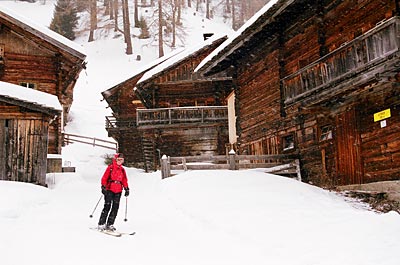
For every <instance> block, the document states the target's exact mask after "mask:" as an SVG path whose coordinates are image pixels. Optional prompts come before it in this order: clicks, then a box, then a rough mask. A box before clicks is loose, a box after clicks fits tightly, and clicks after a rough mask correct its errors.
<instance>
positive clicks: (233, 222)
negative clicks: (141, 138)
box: [0, 1, 400, 265]
mask: <svg viewBox="0 0 400 265" xmlns="http://www.w3.org/2000/svg"><path fill="white" fill-rule="evenodd" d="M0 4H6V5H7V6H8V7H9V8H12V9H15V10H17V11H20V14H21V15H26V16H27V17H29V18H31V19H33V20H35V21H37V22H38V23H42V24H43V25H48V24H49V22H50V19H49V18H48V17H49V15H48V14H49V9H51V6H52V5H53V2H51V1H48V2H47V4H46V5H45V6H40V3H36V4H28V3H16V2H15V1H0ZM33 7H34V8H35V9H34V10H35V12H32V10H33ZM45 7H47V9H46V8H45ZM27 8H28V10H29V12H28V11H26V10H27ZM36 8H37V9H36ZM36 10H37V12H36ZM23 12H26V13H23ZM41 12H42V13H41ZM44 12H47V13H44ZM45 14H46V15H45ZM191 15H192V14H191V13H190V12H188V13H187V14H186V19H187V20H190V21H192V22H193V29H192V32H201V31H202V28H203V24H202V23H204V22H203V21H202V19H201V18H200V17H199V16H193V17H191ZM217 26H218V29H219V30H221V28H223V25H222V24H219V25H217ZM196 27H197V30H196ZM209 28H210V25H208V29H207V30H210V29H209ZM226 31H228V29H227V30H226ZM191 36H192V37H190V38H188V40H189V39H190V41H189V43H192V44H195V43H196V42H197V43H198V41H201V36H200V37H199V36H195V37H193V36H194V35H191ZM196 38H199V39H197V40H196ZM85 40H87V38H86V37H85V36H82V37H80V38H78V39H77V40H76V42H77V43H79V44H81V45H83V46H84V48H85V49H86V53H87V54H88V59H87V61H88V65H87V70H86V71H84V72H82V74H81V76H80V79H79V81H78V83H77V86H76V88H75V95H74V103H73V106H72V109H71V116H72V120H71V121H70V123H69V124H68V126H67V127H66V128H65V130H66V131H67V132H70V133H79V134H83V135H88V136H93V137H99V138H106V136H107V133H106V131H105V129H104V116H105V115H108V114H109V112H110V110H109V109H106V105H105V103H104V102H101V101H100V100H101V95H100V92H102V91H104V90H106V89H108V88H109V87H110V86H111V85H113V84H116V83H117V82H119V81H122V80H124V79H125V78H127V77H129V74H130V73H131V72H132V71H134V70H135V69H137V67H140V66H142V65H144V64H145V63H148V62H150V61H151V60H153V59H156V58H157V55H156V52H155V51H156V49H155V48H154V47H153V48H151V47H150V48H149V47H145V46H141V43H140V42H139V41H137V42H134V45H135V48H134V50H135V51H136V52H135V53H134V54H133V55H132V56H126V55H125V54H124V44H123V41H122V40H121V39H120V38H116V39H114V38H109V39H106V40H102V41H95V42H92V43H86V42H85ZM137 54H140V55H141V56H142V61H136V56H137ZM105 153H109V152H108V151H107V150H106V149H101V148H96V147H91V146H85V145H79V144H73V145H70V146H68V147H65V148H63V151H62V155H63V160H64V162H67V161H69V162H70V163H71V164H72V166H75V167H76V169H77V172H76V173H63V174H48V183H49V188H48V189H47V188H43V187H39V186H35V185H32V184H26V183H15V182H5V181H0V253H1V255H0V264H2V265H32V264H38V265H39V264H40V265H47V264H49V265H50V264H51V265H54V264H57V265H62V264H65V265H72V264H88V265H91V264H93V265H103V264H104V265H110V264H138V265H159V264H164V265H181V264H182V265H187V264H190V265H225V264H226V265H235V264H238V265H239V264H240V265H247V264H248V265H256V264H259V265H264V264H272V265H279V264H282V265H338V264H341V265H376V264H379V265H397V264H399V260H400V251H399V250H400V241H399V238H400V215H399V214H397V213H395V212H389V213H387V214H378V213H375V212H372V211H369V210H367V209H366V207H364V206H363V205H360V204H357V203H353V202H352V203H350V202H348V201H346V200H345V198H343V197H342V196H340V195H338V194H335V193H332V192H329V191H326V190H322V189H320V188H317V187H314V186H311V185H308V184H305V183H300V182H298V181H296V180H293V179H288V178H284V177H279V176H275V175H271V174H266V173H264V172H263V170H261V169H258V170H241V171H235V172H234V171H226V170H221V171H188V172H176V173H178V174H177V175H176V176H174V177H172V178H169V179H164V180H161V174H160V172H154V173H144V172H143V171H142V170H139V169H135V168H127V172H128V177H129V183H130V187H131V191H132V192H131V195H130V196H129V197H128V199H127V200H126V199H125V197H123V198H122V200H121V208H120V211H119V215H118V217H117V220H116V224H115V225H116V227H117V228H118V230H120V231H123V232H132V231H136V235H134V236H128V235H127V236H123V237H121V238H115V237H111V236H107V235H104V234H101V233H98V232H96V231H92V230H90V229H89V228H90V227H94V226H96V224H97V220H98V218H99V213H100V211H101V208H102V205H101V204H102V201H101V202H100V205H99V206H98V207H97V210H96V211H95V213H94V217H93V218H89V215H90V214H91V213H92V211H93V210H94V208H95V205H96V203H97V201H98V200H99V199H100V198H101V193H100V178H101V176H102V174H103V171H104V170H105V165H104V159H103V158H102V156H103V155H104V154H105ZM127 203H128V204H127ZM126 209H127V219H128V221H127V222H124V221H123V219H124V217H125V210H126Z"/></svg>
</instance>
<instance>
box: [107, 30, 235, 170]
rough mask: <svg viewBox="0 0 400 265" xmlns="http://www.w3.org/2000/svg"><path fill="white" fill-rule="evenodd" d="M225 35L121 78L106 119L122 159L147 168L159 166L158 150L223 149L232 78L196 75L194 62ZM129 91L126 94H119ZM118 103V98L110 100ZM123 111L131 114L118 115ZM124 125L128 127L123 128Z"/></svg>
mask: <svg viewBox="0 0 400 265" xmlns="http://www.w3.org/2000/svg"><path fill="white" fill-rule="evenodd" d="M224 40H226V37H212V38H210V39H208V40H206V41H204V43H202V44H200V45H198V46H197V47H193V48H190V49H186V50H183V51H180V52H178V53H177V54H175V55H173V56H172V57H170V58H169V59H167V60H164V61H163V62H161V63H158V64H156V65H155V66H154V67H152V68H147V69H146V70H145V71H144V72H141V73H140V74H137V75H135V77H133V78H131V79H129V80H128V81H126V82H124V84H123V86H124V88H123V89H119V91H121V92H122V91H124V92H123V93H122V94H119V96H117V98H119V100H120V101H119V102H118V104H113V105H111V103H112V101H111V100H110V96H109V95H111V94H114V95H116V93H115V92H114V93H113V90H115V89H116V87H115V88H112V89H111V90H107V91H105V92H112V93H109V95H108V98H107V95H105V92H103V96H104V97H105V99H106V100H107V102H108V103H109V105H110V107H111V108H112V110H113V112H114V113H117V115H118V117H114V118H113V119H114V120H115V122H110V121H109V120H108V121H107V130H108V132H109V134H110V135H111V136H112V137H114V138H115V139H116V140H117V142H118V144H119V149H120V151H121V152H123V153H124V154H125V155H126V156H127V160H128V161H127V162H128V163H132V164H134V165H136V166H141V167H144V168H145V169H146V170H154V169H156V168H157V166H158V161H159V158H160V156H161V155H162V154H168V155H171V156H177V155H200V154H220V153H225V143H226V141H227V135H228V130H227V106H226V102H225V99H226V96H227V95H226V91H228V90H229V89H230V88H231V86H232V85H231V78H225V77H224V78H213V79H201V80H200V79H197V77H196V76H195V75H194V74H193V71H194V69H195V68H196V66H197V65H198V64H199V63H200V62H201V61H202V60H203V59H204V58H205V57H206V56H207V55H208V54H210V52H212V51H213V50H214V49H215V48H217V47H218V46H219V45H220V44H221V43H222V42H223V41H224ZM124 94H125V95H127V94H129V95H130V96H129V98H128V97H126V96H124ZM114 102H117V101H114ZM123 114H125V115H130V116H129V117H127V116H125V117H126V118H122V117H123V116H122V115H123ZM127 126H130V128H129V129H127Z"/></svg>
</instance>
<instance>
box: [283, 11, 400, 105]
mask: <svg viewBox="0 0 400 265" xmlns="http://www.w3.org/2000/svg"><path fill="white" fill-rule="evenodd" d="M399 25H400V19H399V18H398V17H394V18H391V19H389V20H387V21H383V22H382V23H380V24H379V25H377V26H376V27H375V28H373V29H371V30H370V31H368V32H367V33H365V34H363V35H361V36H359V37H357V38H356V39H354V40H353V41H351V42H348V43H345V44H343V45H342V46H341V47H339V48H338V49H336V50H334V51H333V52H331V53H329V54H327V55H325V56H324V57H322V58H321V59H319V60H317V61H315V62H314V63H312V64H310V65H308V66H306V67H304V68H302V69H300V70H299V71H298V72H296V73H294V74H291V75H289V76H287V77H285V78H283V79H282V83H283V89H284V97H285V103H286V104H290V103H292V102H293V101H295V100H296V99H298V98H300V97H305V96H307V95H309V94H311V93H313V92H315V91H317V90H321V89H323V88H324V87H325V86H328V85H330V84H331V83H333V82H338V81H339V80H342V79H345V78H348V77H350V76H352V75H355V74H358V73H359V72H361V71H368V69H369V68H370V67H371V66H372V65H376V64H379V63H381V62H382V61H384V60H385V59H387V58H390V57H391V56H393V54H394V53H396V52H398V51H399V49H400V47H399V46H400V40H399V36H400V34H399V33H400V26H399Z"/></svg>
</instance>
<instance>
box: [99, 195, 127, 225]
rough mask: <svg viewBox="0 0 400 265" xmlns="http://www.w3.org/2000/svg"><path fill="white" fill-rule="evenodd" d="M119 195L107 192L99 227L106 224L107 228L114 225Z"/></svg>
mask: <svg viewBox="0 0 400 265" xmlns="http://www.w3.org/2000/svg"><path fill="white" fill-rule="evenodd" d="M121 194H122V193H114V192H112V191H110V190H107V192H106V194H105V195H104V208H103V211H102V212H101V215H100V220H99V225H104V224H106V222H107V226H110V225H113V224H114V221H115V218H116V217H117V214H118V208H119V201H120V200H121ZM110 209H111V211H110ZM107 217H108V218H107Z"/></svg>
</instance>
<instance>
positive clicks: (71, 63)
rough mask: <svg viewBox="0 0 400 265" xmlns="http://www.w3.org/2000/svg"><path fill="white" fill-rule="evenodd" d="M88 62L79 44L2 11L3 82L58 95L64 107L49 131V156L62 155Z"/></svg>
mask: <svg viewBox="0 0 400 265" xmlns="http://www.w3.org/2000/svg"><path fill="white" fill-rule="evenodd" d="M85 58H86V55H85V54H84V52H83V51H82V48H81V47H80V46H78V45H77V44H75V43H73V42H72V41H69V40H68V39H66V38H64V37H62V36H60V35H59V34H57V33H55V32H53V31H51V30H49V29H47V28H45V27H41V26H38V25H36V24H33V23H31V22H30V21H28V20H27V19H25V18H23V17H20V16H19V15H18V14H15V13H14V12H12V11H11V10H9V9H6V8H4V7H0V80H1V81H4V82H8V83H12V84H16V85H21V86H24V87H28V88H31V89H35V90H38V91H42V92H46V93H49V94H52V95H55V96H57V98H58V100H59V101H60V103H61V105H62V109H63V112H62V115H58V116H57V118H56V120H55V121H54V122H52V123H51V125H50V127H49V138H48V141H49V145H48V153H49V154H61V147H62V127H63V126H64V125H65V124H66V122H67V115H68V112H69V109H70V107H71V104H72V100H73V89H74V86H75V83H76V80H77V78H78V76H79V73H80V72H81V70H82V69H84V68H85V62H84V60H85Z"/></svg>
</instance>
